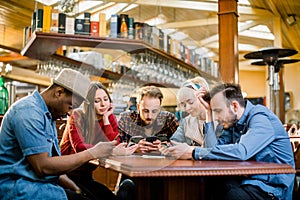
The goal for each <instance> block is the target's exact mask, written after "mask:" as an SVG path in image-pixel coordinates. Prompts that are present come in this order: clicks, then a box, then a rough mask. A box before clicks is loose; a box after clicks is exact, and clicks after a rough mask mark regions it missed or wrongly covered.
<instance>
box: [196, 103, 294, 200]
mask: <svg viewBox="0 0 300 200" xmlns="http://www.w3.org/2000/svg"><path fill="white" fill-rule="evenodd" d="M195 158H198V159H207V160H210V159H214V160H255V161H261V162H272V163H283V164H289V165H291V166H293V167H294V168H295V163H294V156H293V150H292V147H291V144H290V138H289V136H288V134H287V132H286V131H285V129H284V127H283V125H282V123H281V121H280V120H279V119H278V117H277V116H276V115H275V114H274V113H273V112H271V111H270V110H269V109H268V108H266V107H264V106H261V105H256V106H254V105H253V104H251V103H250V102H249V101H247V103H246V108H245V111H244V113H243V115H242V117H241V118H240V119H239V121H238V122H237V123H236V124H235V126H234V127H232V128H230V129H228V130H223V133H222V135H221V136H220V137H219V138H218V141H217V145H215V146H214V147H213V148H211V149H208V148H196V149H195ZM294 177H295V175H294V174H265V175H252V176H249V177H248V178H246V179H245V180H244V181H243V183H242V184H250V185H255V186H258V187H260V188H261V189H262V190H264V191H265V192H269V193H273V194H274V195H275V196H276V197H277V198H279V199H290V200H291V199H292V191H293V186H294Z"/></svg>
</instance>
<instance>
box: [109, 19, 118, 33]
mask: <svg viewBox="0 0 300 200" xmlns="http://www.w3.org/2000/svg"><path fill="white" fill-rule="evenodd" d="M117 36H118V15H117V14H112V15H111V18H110V37H112V38H116V37H117Z"/></svg>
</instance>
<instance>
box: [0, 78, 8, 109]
mask: <svg viewBox="0 0 300 200" xmlns="http://www.w3.org/2000/svg"><path fill="white" fill-rule="evenodd" d="M7 109H8V91H7V89H6V87H5V86H4V77H2V76H1V77H0V115H4V114H5V112H6V111H7Z"/></svg>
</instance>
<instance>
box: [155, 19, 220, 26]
mask: <svg viewBox="0 0 300 200" xmlns="http://www.w3.org/2000/svg"><path fill="white" fill-rule="evenodd" d="M218 23H219V22H218V17H217V16H216V17H211V18H207V19H196V20H187V21H180V22H172V23H166V24H162V25H158V27H159V28H162V29H166V28H187V27H195V26H207V25H217V24H218Z"/></svg>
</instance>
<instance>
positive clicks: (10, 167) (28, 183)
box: [0, 91, 67, 199]
mask: <svg viewBox="0 0 300 200" xmlns="http://www.w3.org/2000/svg"><path fill="white" fill-rule="evenodd" d="M45 152H47V153H48V155H49V156H60V150H59V146H58V139H57V131H56V126H55V121H53V120H52V116H51V114H50V112H49V110H48V108H47V106H46V104H45V102H44V100H43V98H42V97H41V95H40V94H39V93H38V92H37V91H35V92H34V93H33V95H30V96H27V97H25V98H23V99H20V100H19V101H18V102H16V103H15V104H13V105H12V106H11V107H10V109H9V110H8V111H7V113H6V114H5V116H4V118H3V121H2V126H1V132H0V199H67V197H66V194H65V191H64V189H63V188H61V187H60V186H58V185H57V181H58V176H43V177H39V176H37V174H36V173H35V171H34V169H33V168H32V166H31V165H30V163H29V162H28V161H27V159H26V156H30V155H33V154H40V153H45Z"/></svg>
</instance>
